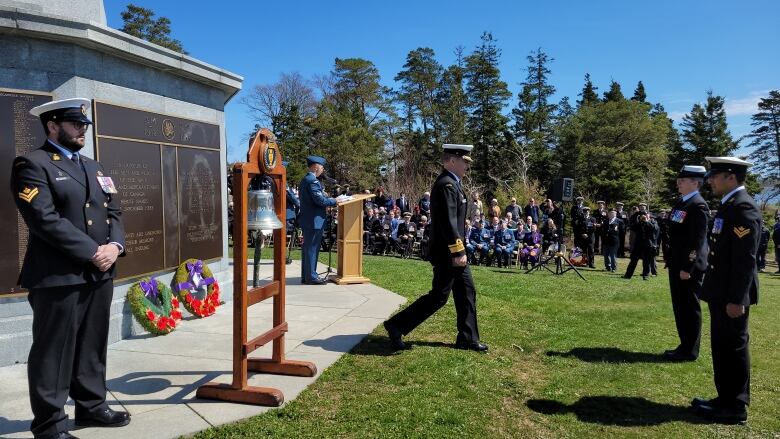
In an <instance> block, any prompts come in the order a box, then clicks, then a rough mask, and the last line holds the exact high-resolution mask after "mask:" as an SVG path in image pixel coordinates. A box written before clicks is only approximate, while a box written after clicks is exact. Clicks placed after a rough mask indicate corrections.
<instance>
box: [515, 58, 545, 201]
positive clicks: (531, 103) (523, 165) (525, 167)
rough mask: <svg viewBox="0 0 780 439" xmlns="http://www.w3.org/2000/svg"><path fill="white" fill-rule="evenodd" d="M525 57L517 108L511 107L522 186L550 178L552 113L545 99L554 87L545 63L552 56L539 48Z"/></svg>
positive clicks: (517, 165) (516, 166)
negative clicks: (525, 67)
mask: <svg viewBox="0 0 780 439" xmlns="http://www.w3.org/2000/svg"><path fill="white" fill-rule="evenodd" d="M527 60H528V67H527V74H526V80H525V82H523V83H522V84H521V85H522V86H523V88H522V90H521V91H520V94H519V95H518V103H517V107H515V108H514V109H513V110H512V114H513V116H514V118H515V125H514V134H515V139H516V141H517V149H518V151H517V158H518V161H519V163H517V164H516V165H515V168H516V169H518V171H519V177H520V178H521V180H522V182H523V184H525V185H526V186H527V185H528V184H529V183H530V180H531V179H536V180H546V179H549V178H551V177H550V173H549V172H548V168H549V166H548V165H549V162H550V161H551V159H552V150H551V148H552V143H553V135H552V134H553V126H552V118H553V114H554V112H555V104H551V103H550V102H549V99H550V98H551V97H552V95H553V94H554V93H555V87H554V86H553V85H552V84H550V83H549V79H548V78H549V76H550V73H551V71H550V68H549V67H548V65H549V63H550V62H552V61H553V58H550V57H549V56H548V55H547V54H546V53H544V52H543V51H542V49H541V48H539V49H537V50H536V51H535V52H531V54H530V55H529V56H528V57H527ZM542 183H543V184H546V183H549V182H547V181H543V182H542Z"/></svg>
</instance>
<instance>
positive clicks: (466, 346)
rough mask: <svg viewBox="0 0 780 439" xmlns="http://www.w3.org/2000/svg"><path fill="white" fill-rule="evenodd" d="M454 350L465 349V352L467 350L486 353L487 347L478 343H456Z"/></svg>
mask: <svg viewBox="0 0 780 439" xmlns="http://www.w3.org/2000/svg"><path fill="white" fill-rule="evenodd" d="M455 348H456V349H466V350H469V351H476V352H487V350H488V345H486V344H484V343H480V342H478V341H475V342H471V343H462V342H457V343H455Z"/></svg>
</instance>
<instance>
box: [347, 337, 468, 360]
mask: <svg viewBox="0 0 780 439" xmlns="http://www.w3.org/2000/svg"><path fill="white" fill-rule="evenodd" d="M406 344H408V345H409V346H411V347H412V348H415V347H423V346H427V347H433V348H449V349H454V348H455V343H444V342H440V341H407V342H406ZM399 352H404V351H394V350H393V349H391V348H390V339H389V338H388V337H387V336H386V335H369V336H367V337H366V338H365V339H364V340H363V342H362V343H360V344H358V345H357V346H355V347H354V348H353V349H352V350H351V351H350V353H351V354H352V355H373V356H379V357H387V356H391V355H397V354H398V353H399Z"/></svg>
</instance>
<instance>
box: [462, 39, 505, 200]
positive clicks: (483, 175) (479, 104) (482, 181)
mask: <svg viewBox="0 0 780 439" xmlns="http://www.w3.org/2000/svg"><path fill="white" fill-rule="evenodd" d="M481 39H482V43H481V44H480V45H479V47H477V48H476V50H474V52H473V53H471V54H470V55H469V56H467V57H466V69H465V75H464V76H465V79H466V96H467V99H468V105H469V108H470V109H471V114H470V116H469V118H468V122H467V128H468V135H469V137H470V138H471V139H472V140H473V141H474V151H473V152H472V153H473V156H474V164H473V166H472V168H473V172H472V173H471V175H472V176H473V177H474V178H476V180H477V184H479V185H481V186H483V187H485V188H486V189H487V191H488V193H492V192H493V191H495V189H496V188H497V187H498V186H499V185H506V182H507V177H508V175H509V173H510V170H511V166H512V163H511V162H508V161H507V160H506V157H505V156H503V153H504V152H505V151H504V150H505V147H506V146H507V139H506V136H505V135H504V133H506V132H507V131H508V129H507V121H508V119H507V117H506V116H504V115H503V114H502V113H501V110H502V109H503V108H504V105H505V104H506V101H507V100H508V99H509V98H510V97H511V93H510V92H509V89H508V88H507V84H506V82H504V81H502V80H501V72H500V70H499V68H498V63H499V59H500V58H501V50H500V49H499V48H498V47H497V46H496V40H494V39H493V35H492V34H491V33H490V32H484V33H483V34H482V38H481Z"/></svg>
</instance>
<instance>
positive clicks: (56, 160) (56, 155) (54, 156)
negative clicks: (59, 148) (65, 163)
mask: <svg viewBox="0 0 780 439" xmlns="http://www.w3.org/2000/svg"><path fill="white" fill-rule="evenodd" d="M51 159H52V160H54V161H55V162H58V161H60V160H62V158H60V155H59V154H56V153H55V154H52V155H51Z"/></svg>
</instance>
